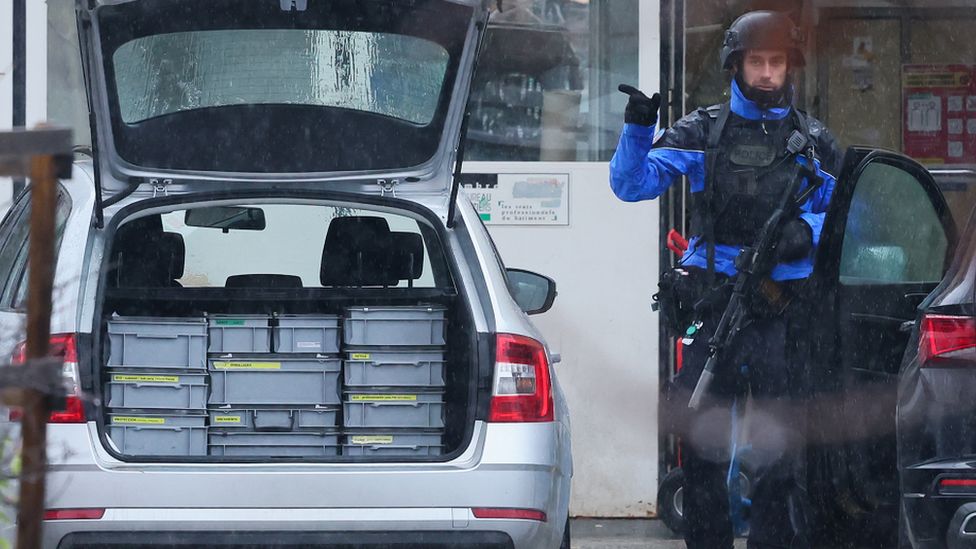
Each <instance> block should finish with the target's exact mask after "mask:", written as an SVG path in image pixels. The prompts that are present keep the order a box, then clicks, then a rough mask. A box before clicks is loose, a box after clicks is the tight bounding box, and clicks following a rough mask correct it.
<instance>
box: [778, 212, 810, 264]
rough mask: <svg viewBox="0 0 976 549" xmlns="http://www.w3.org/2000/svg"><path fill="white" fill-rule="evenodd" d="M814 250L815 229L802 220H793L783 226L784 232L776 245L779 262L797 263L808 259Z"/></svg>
mask: <svg viewBox="0 0 976 549" xmlns="http://www.w3.org/2000/svg"><path fill="white" fill-rule="evenodd" d="M812 249H813V229H811V228H810V225H807V222H806V221H803V220H802V219H799V218H797V219H791V220H790V221H787V222H786V225H783V232H782V233H780V235H779V242H778V243H777V244H776V257H777V259H778V260H779V261H796V260H797V259H802V258H804V257H806V256H807V255H808V254H809V253H810V250H812Z"/></svg>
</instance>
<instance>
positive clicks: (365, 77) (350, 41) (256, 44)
mask: <svg viewBox="0 0 976 549" xmlns="http://www.w3.org/2000/svg"><path fill="white" fill-rule="evenodd" d="M448 59H449V56H448V53H447V50H445V49H444V48H443V47H441V46H439V45H438V44H435V43H433V42H429V41H427V40H423V39H421V38H415V37H412V36H398V35H395V34H383V33H370V32H345V31H322V30H232V31H229V30H221V31H207V32H178V33H172V34H164V35H158V36H147V37H144V38H138V39H136V40H133V41H131V42H127V43H125V44H123V45H122V46H121V47H120V48H119V49H118V50H116V52H115V55H114V59H113V62H114V64H115V74H116V86H117V88H118V98H119V110H120V113H121V115H122V120H123V121H124V122H126V123H129V124H131V123H133V122H141V121H143V120H148V119H150V118H155V117H157V116H163V115H166V114H172V113H177V112H183V111H190V110H193V109H205V108H210V107H224V106H228V105H249V104H251V105H257V104H263V105H274V104H287V105H317V106H322V107H338V108H344V109H353V110H357V111H366V112H371V113H376V114H381V115H384V116H389V117H393V118H396V119H399V120H404V121H407V122H412V123H414V124H423V125H426V124H429V123H430V122H431V121H432V120H433V119H434V113H435V111H436V109H437V102H438V98H439V96H440V90H441V87H442V86H443V84H444V77H445V74H446V71H447V63H448Z"/></svg>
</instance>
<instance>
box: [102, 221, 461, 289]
mask: <svg viewBox="0 0 976 549" xmlns="http://www.w3.org/2000/svg"><path fill="white" fill-rule="evenodd" d="M242 220H243V221H242ZM112 255H113V258H114V264H115V265H116V268H115V272H113V274H112V275H111V283H112V284H113V285H115V286H116V287H120V288H145V287H151V288H167V287H168V288H180V287H183V288H200V287H218V288H219V287H226V288H253V289H258V288H264V289H290V288H291V289H296V288H323V287H325V288H333V287H353V288H360V287H361V288H369V287H373V288H376V287H400V288H408V287H413V288H435V287H436V288H443V287H447V286H449V285H450V278H449V275H448V274H447V271H446V268H445V266H444V262H443V255H442V254H441V249H440V246H439V240H438V239H437V237H436V233H434V231H433V229H432V228H431V227H430V226H429V225H427V224H426V223H424V222H422V221H418V220H417V219H415V218H413V217H408V216H405V215H399V214H395V213H389V212H381V211H371V210H360V209H353V208H349V207H344V206H324V205H309V204H267V203H262V204H242V205H233V206H212V207H208V208H197V209H192V210H177V211H172V212H168V213H164V214H161V215H154V216H149V217H143V218H139V219H135V220H132V221H131V222H128V223H125V224H123V225H121V226H120V227H119V229H118V232H117V235H116V238H115V244H114V246H113V251H112Z"/></svg>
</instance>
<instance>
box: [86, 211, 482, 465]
mask: <svg viewBox="0 0 976 549" xmlns="http://www.w3.org/2000/svg"><path fill="white" fill-rule="evenodd" d="M179 200H180V199H172V198H169V199H163V200H162V201H153V203H154V206H157V207H155V208H154V209H153V210H152V211H153V212H154V213H151V214H148V215H146V214H145V212H126V211H125V210H123V211H122V212H120V213H119V214H117V215H116V219H117V220H118V221H117V224H116V230H115V232H114V237H113V238H112V241H111V243H110V244H108V245H107V250H106V255H105V263H104V266H103V269H102V271H101V272H102V280H101V281H100V285H99V287H100V292H99V296H100V298H99V307H98V308H97V310H98V311H99V313H98V314H97V319H96V326H94V330H93V333H94V334H96V335H95V344H96V350H97V351H96V355H95V356H96V357H99V358H98V359H97V360H96V361H95V368H94V372H93V374H94V377H95V386H96V387H97V389H96V390H97V391H100V402H101V403H102V405H101V408H100V410H99V413H98V425H99V432H100V438H101V441H102V443H103V445H104V446H105V448H106V449H107V450H108V451H109V452H110V453H112V454H113V455H115V456H116V457H118V458H119V459H122V460H126V461H166V462H171V461H260V462H267V461H281V460H284V461H288V460H300V461H395V462H401V461H441V460H448V459H451V458H452V457H453V456H456V455H457V454H459V453H460V452H461V451H463V449H464V448H465V447H466V445H467V442H468V441H469V440H470V437H471V432H472V430H473V426H474V417H475V402H476V397H477V393H476V391H477V386H478V384H477V382H476V379H477V378H476V375H477V371H478V368H477V360H478V356H479V353H478V345H479V341H478V337H477V333H476V332H475V330H474V323H473V322H472V314H473V313H472V310H471V304H470V303H468V301H467V300H466V299H464V297H463V296H464V295H465V294H464V292H462V291H459V290H460V289H461V288H460V286H459V282H458V281H459V278H458V277H457V276H456V274H455V273H456V272H457V269H456V267H455V265H454V263H453V259H452V256H451V254H449V253H446V250H445V248H444V242H445V239H444V238H443V235H442V230H443V229H442V227H443V226H442V225H441V224H440V221H439V220H438V219H437V218H436V217H434V216H433V214H431V213H430V212H429V211H427V210H425V209H423V208H420V207H417V206H410V203H407V202H402V201H396V202H398V203H400V206H401V207H403V208H408V209H403V210H395V209H392V208H390V207H382V208H379V207H376V208H375V209H370V208H373V207H372V206H366V205H362V204H351V203H333V202H324V201H310V200H308V199H302V200H300V201H298V200H293V199H292V200H291V201H289V199H284V198H267V197H265V198H253V199H248V200H247V201H246V202H241V201H240V200H238V201H233V202H232V201H229V200H222V201H211V202H207V203H206V204H186V203H185V200H187V199H185V198H184V199H182V200H184V203H182V204H180V203H179V202H178V201H179ZM160 203H163V204H172V205H170V206H167V207H168V208H171V209H170V210H169V211H164V212H162V213H158V212H159V211H160V210H159V208H158V206H159V204H160ZM428 216H429V217H428Z"/></svg>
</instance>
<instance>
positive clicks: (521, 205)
mask: <svg viewBox="0 0 976 549" xmlns="http://www.w3.org/2000/svg"><path fill="white" fill-rule="evenodd" d="M461 185H462V187H463V188H464V191H465V193H466V194H467V195H468V198H469V199H470V200H471V203H472V204H474V207H475V209H476V210H478V214H479V215H480V216H481V219H482V220H483V221H484V222H485V224H486V225H569V174H565V173H563V174H477V173H466V174H462V176H461Z"/></svg>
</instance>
